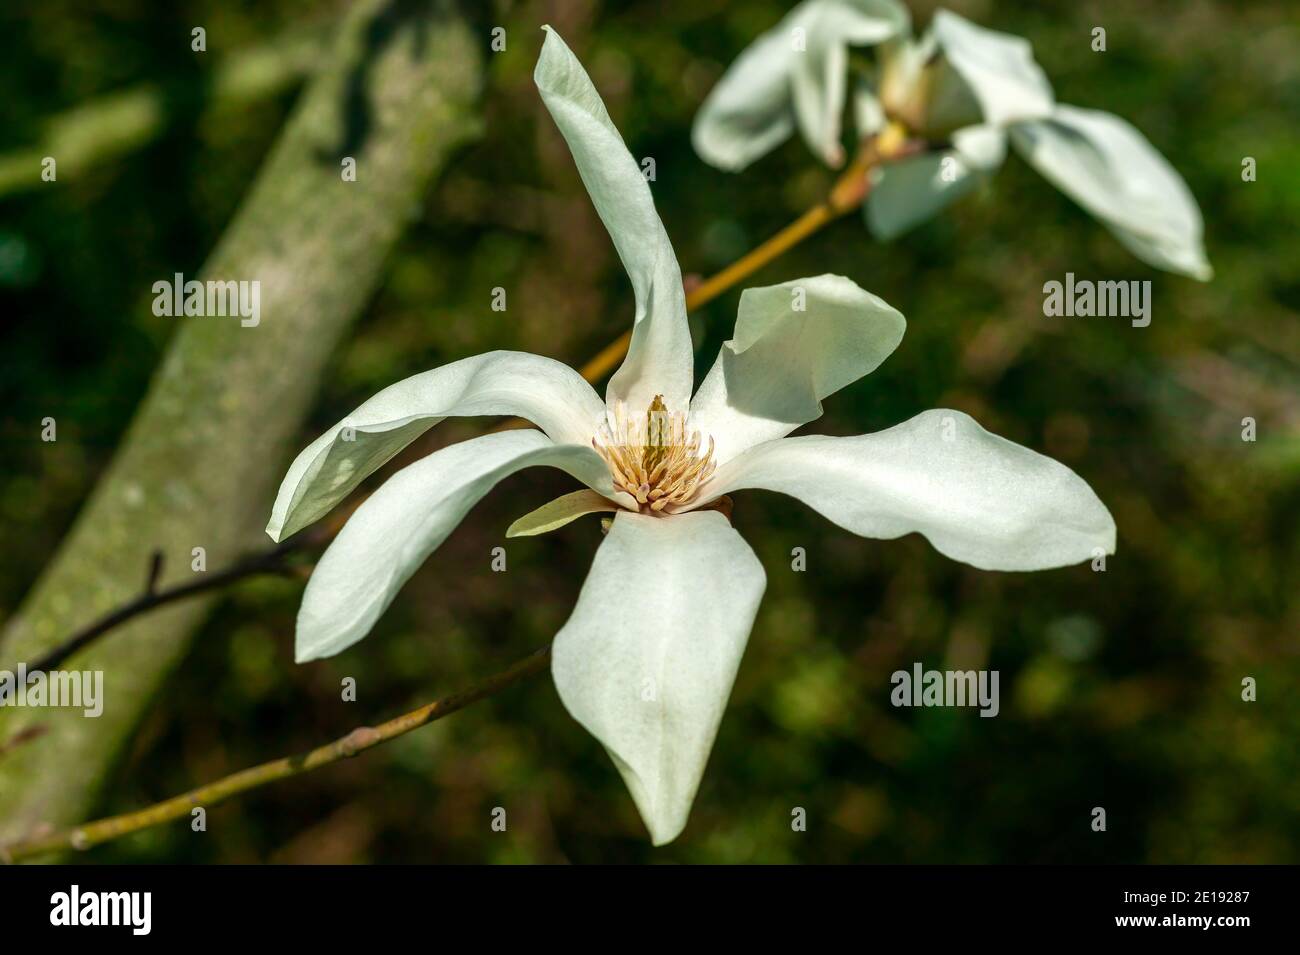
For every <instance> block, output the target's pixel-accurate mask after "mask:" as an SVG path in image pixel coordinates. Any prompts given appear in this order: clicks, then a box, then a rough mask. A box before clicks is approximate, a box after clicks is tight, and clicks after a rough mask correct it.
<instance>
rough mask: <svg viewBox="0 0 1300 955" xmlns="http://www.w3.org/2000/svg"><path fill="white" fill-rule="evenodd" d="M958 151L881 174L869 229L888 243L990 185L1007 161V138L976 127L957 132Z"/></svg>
mask: <svg viewBox="0 0 1300 955" xmlns="http://www.w3.org/2000/svg"><path fill="white" fill-rule="evenodd" d="M952 138H953V148H952V149H945V150H943V151H941V152H937V153H926V154H925V155H921V156H913V157H910V158H908V159H903V160H900V161H898V162H892V163H889V164H888V165H886V166H883V167H881V168H880V169H878V170H877V171H876V176H875V179H874V181H873V184H872V187H871V193H870V195H869V196H868V198H867V205H866V217H867V225H868V226H869V227H870V229H871V232H872V234H873V235H874V236H875V237H876V238H878V239H882V240H888V239H893V238H896V237H897V236H899V235H901V234H903V233H904V232H906V231H908V230H909V229H911V228H913V227H915V226H918V225H920V224H921V223H922V222H924V221H926V220H927V219H929V218H931V217H932V216H934V215H936V214H937V213H939V212H940V211H942V210H943V209H944V208H945V207H946V206H948V205H949V204H950V203H952V202H954V201H955V200H957V199H959V198H961V197H962V196H964V195H966V194H967V193H969V192H970V191H971V190H972V189H974V188H975V187H976V186H977V185H979V184H980V183H981V182H984V181H985V180H986V179H987V178H988V177H989V176H990V175H992V173H994V172H995V171H996V170H997V169H998V167H999V166H1001V165H1002V161H1003V159H1004V158H1005V157H1006V134H1005V133H1003V132H1002V130H1001V129H999V128H997V127H994V126H971V127H968V128H966V129H959V130H958V131H957V132H955V133H954V134H953V137H952Z"/></svg>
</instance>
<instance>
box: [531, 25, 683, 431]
mask: <svg viewBox="0 0 1300 955" xmlns="http://www.w3.org/2000/svg"><path fill="white" fill-rule="evenodd" d="M533 80H534V81H535V82H536V83H537V88H538V89H539V90H541V93H542V100H543V101H544V102H545V103H546V107H547V109H549V110H550V111H551V116H552V117H554V119H555V124H556V125H557V126H559V128H560V132H561V133H563V134H564V139H565V141H566V142H568V144H569V150H570V152H572V153H573V161H574V162H575V163H576V164H577V166H578V173H579V174H580V175H581V176H582V181H583V183H584V184H585V185H586V187H587V192H588V194H590V196H591V201H592V202H593V203H594V204H595V206H596V211H597V212H598V213H599V214H600V218H601V221H602V222H604V223H605V228H606V229H607V230H609V236H610V238H611V239H613V240H614V247H615V248H616V249H618V256H619V258H620V259H622V261H623V267H624V268H625V269H627V274H628V276H629V277H630V278H631V280H632V288H633V290H634V292H635V293H636V322H635V324H634V325H633V328H632V343H631V346H630V347H629V349H628V353H627V358H626V359H624V361H623V365H622V367H621V368H619V370H618V371H617V372H615V373H614V377H613V378H611V379H610V382H609V388H608V389H607V391H606V397H607V399H608V400H609V402H610V403H611V404H612V403H613V402H614V401H615V400H618V399H622V400H624V401H626V402H628V404H629V405H631V406H632V407H634V408H647V407H649V406H650V402H651V400H652V399H653V398H654V396H655V395H657V394H662V395H663V396H664V400H665V401H666V402H667V404H668V407H669V408H670V409H672V410H685V408H686V405H687V402H688V400H689V399H690V393H691V378H692V374H693V366H692V355H691V333H690V329H689V327H688V326H687V324H686V296H685V293H684V292H683V291H682V273H681V269H680V268H678V265H677V256H676V254H675V253H674V252H673V247H672V243H671V242H670V241H669V239H668V233H666V232H665V231H664V226H663V223H662V222H661V221H660V219H659V213H658V212H656V211H655V205H654V199H653V198H652V197H651V195H650V186H649V184H648V183H647V182H646V180H645V176H644V175H643V174H642V172H641V168H640V166H638V165H637V162H636V160H635V159H633V158H632V154H631V153H630V152H628V149H627V146H626V145H624V143H623V137H621V136H620V135H619V133H618V130H617V129H616V128H615V127H614V123H613V122H612V121H611V120H610V118H609V113H607V112H606V111H605V104H604V103H603V102H602V101H601V98H600V94H599V93H597V92H596V88H595V87H594V86H593V85H592V83H591V78H590V77H588V76H587V72H586V71H585V70H584V69H583V68H582V64H581V63H579V62H578V59H577V57H575V56H574V55H573V53H572V52H571V51H570V50H569V48H568V47H567V46H565V45H564V41H563V40H561V39H560V36H559V34H557V33H556V32H555V31H554V30H552V29H550V27H547V28H546V42H545V43H544V44H543V46H542V53H541V56H539V57H538V60H537V68H536V70H535V71H534V73H533Z"/></svg>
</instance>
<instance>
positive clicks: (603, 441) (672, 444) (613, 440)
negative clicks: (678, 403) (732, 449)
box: [591, 395, 716, 513]
mask: <svg viewBox="0 0 1300 955" xmlns="http://www.w3.org/2000/svg"><path fill="white" fill-rule="evenodd" d="M701 443H702V441H701V438H700V433H699V432H698V431H691V432H689V433H688V432H687V430H686V415H685V414H684V413H683V412H680V411H672V412H670V411H669V410H668V408H667V406H665V405H664V400H663V395H656V396H655V399H654V401H652V402H651V403H650V407H649V409H647V411H646V413H645V414H644V415H642V416H634V417H632V418H628V416H627V408H626V406H625V405H624V404H623V402H621V401H620V402H618V403H617V404H616V405H615V406H614V410H613V411H612V412H609V413H607V414H606V415H605V421H604V422H603V423H602V424H601V426H600V430H599V431H598V432H596V436H595V437H593V438H592V439H591V446H592V447H593V448H595V449H596V451H597V453H599V454H600V456H601V457H602V458H604V459H605V463H606V464H608V465H609V473H610V474H611V475H613V477H614V487H616V488H617V489H618V490H620V491H626V492H627V493H628V494H630V495H632V497H634V498H636V501H637V503H638V504H640V505H641V510H642V511H643V512H644V511H651V512H654V513H659V512H662V511H663V509H664V508H665V507H668V506H670V505H679V504H686V503H687V502H689V501H690V500H691V498H693V497H694V496H695V492H696V491H697V490H699V487H700V484H702V483H703V482H704V481H706V480H708V478H709V476H710V475H711V474H712V473H713V469H714V468H715V467H716V465H715V463H714V461H713V439H712V438H709V446H708V449H707V450H705V451H704V452H703V453H701V452H700V446H701Z"/></svg>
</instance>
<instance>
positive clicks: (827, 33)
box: [787, 0, 911, 166]
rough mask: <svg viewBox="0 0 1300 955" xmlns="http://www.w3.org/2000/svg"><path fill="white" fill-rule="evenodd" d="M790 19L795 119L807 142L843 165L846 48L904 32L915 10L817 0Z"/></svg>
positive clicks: (855, 0)
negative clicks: (794, 44) (842, 131)
mask: <svg viewBox="0 0 1300 955" xmlns="http://www.w3.org/2000/svg"><path fill="white" fill-rule="evenodd" d="M787 21H789V30H788V32H789V33H791V34H794V37H793V40H794V42H795V43H796V49H795V54H794V56H793V58H792V59H791V60H790V90H791V95H792V96H793V98H794V111H795V121H796V123H797V125H798V128H799V131H800V132H801V133H802V134H803V138H804V140H805V141H806V142H807V143H808V146H809V148H810V149H812V151H813V152H814V153H815V154H816V155H817V156H818V157H820V158H821V160H822V161H823V162H825V163H826V164H827V165H830V166H839V165H841V164H842V163H843V161H844V147H843V145H842V144H841V142H840V133H841V122H842V119H843V115H844V98H845V90H846V89H847V83H848V48H849V47H850V46H867V45H871V44H877V43H883V42H885V41H886V40H891V39H893V38H895V37H899V36H903V35H905V34H906V33H907V31H908V30H909V29H910V28H911V16H910V14H908V12H907V8H906V7H904V6H903V5H902V4H900V3H897V2H896V0H815V2H811V3H807V4H804V5H803V6H801V7H799V8H798V9H797V10H796V11H795V12H794V13H792V14H791V15H790V17H788V18H787ZM798 30H802V31H803V33H802V34H798V33H796V32H795V31H798ZM801 40H802V41H803V42H802V48H799V46H798V44H799V41H801Z"/></svg>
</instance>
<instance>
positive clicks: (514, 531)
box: [506, 488, 619, 537]
mask: <svg viewBox="0 0 1300 955" xmlns="http://www.w3.org/2000/svg"><path fill="white" fill-rule="evenodd" d="M617 510H619V506H618V505H617V504H615V503H614V502H613V501H611V500H610V499H609V498H607V497H605V496H604V495H601V494H597V493H596V492H595V491H592V490H588V489H586V488H584V489H583V490H581V491H574V492H573V493H572V494H565V495H562V496H561V497H557V498H556V499H555V500H553V501H550V502H548V503H546V504H543V505H542V506H541V507H539V508H537V510H535V511H530V512H528V513H527V514H525V515H524V516H523V517H521V518H519V520H517V521H515V522H514V523H513V524H511V525H510V526H509V527H508V528H506V537H535V536H536V535H538V534H548V533H550V532H551V531H553V530H557V529H558V528H561V527H563V526H564V525H565V524H568V523H569V522H570V521H576V520H577V519H578V518H580V517H584V516H586V515H587V514H605V513H609V512H611V511H617Z"/></svg>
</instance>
